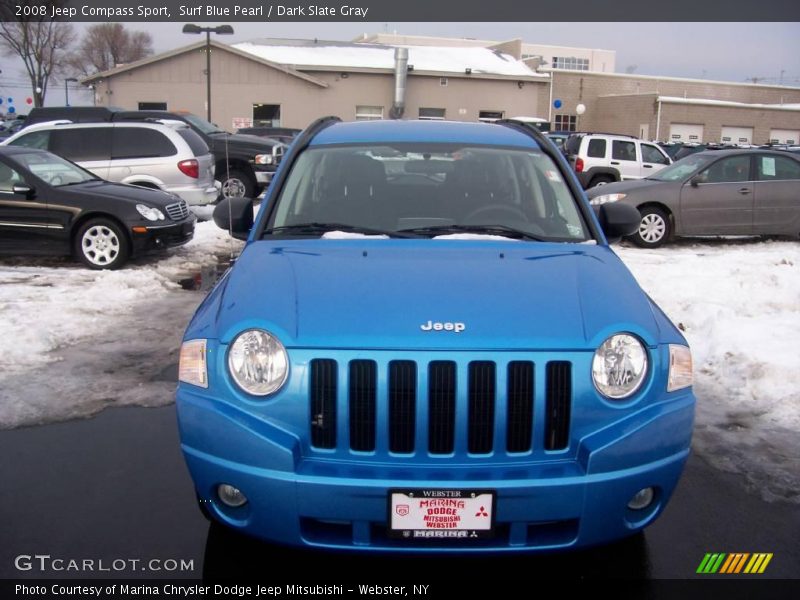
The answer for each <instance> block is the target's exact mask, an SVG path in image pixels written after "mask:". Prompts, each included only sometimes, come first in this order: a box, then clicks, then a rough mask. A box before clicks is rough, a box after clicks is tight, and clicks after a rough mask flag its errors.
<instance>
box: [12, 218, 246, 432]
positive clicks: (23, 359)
mask: <svg viewBox="0 0 800 600" xmlns="http://www.w3.org/2000/svg"><path fill="white" fill-rule="evenodd" d="M240 247H241V242H238V241H236V240H233V241H231V238H230V236H228V234H227V233H226V232H224V231H222V230H221V229H219V228H217V227H216V226H215V225H214V224H213V223H212V222H204V223H198V224H197V226H196V228H195V236H194V238H193V239H192V241H191V242H189V243H188V244H186V245H185V246H181V247H179V248H174V249H172V250H169V251H167V253H166V254H156V255H150V256H145V257H141V258H138V259H135V260H133V261H131V262H130V263H129V264H128V265H126V266H125V267H124V268H123V269H121V270H119V271H92V270H90V269H87V268H85V267H83V266H82V265H80V264H78V263H77V262H73V261H72V260H70V259H68V258H63V259H14V260H2V261H0V323H2V333H0V385H2V381H3V379H4V378H5V377H7V376H9V375H12V374H15V373H19V372H22V371H26V370H29V369H31V368H34V367H37V366H40V365H42V364H43V363H47V362H49V361H51V360H54V359H56V358H57V354H54V353H53V352H54V351H56V350H59V349H63V348H65V347H67V346H72V345H74V344H77V343H79V342H81V341H83V340H88V339H91V338H92V337H93V336H94V335H96V334H98V333H100V332H103V331H105V330H106V329H108V328H110V327H111V326H113V325H114V323H115V321H116V320H119V319H120V318H121V317H123V316H124V315H126V314H130V313H131V311H132V309H133V307H134V306H136V305H138V304H145V303H148V302H155V301H157V300H158V299H159V297H162V296H165V295H166V294H168V293H169V292H171V291H174V290H177V289H180V285H179V284H178V281H179V280H181V279H183V278H188V277H191V276H193V275H194V274H196V273H201V272H202V271H203V270H204V269H208V268H210V267H213V266H215V265H216V264H217V263H218V261H219V256H227V255H229V253H230V251H231V249H233V250H234V251H236V252H238V250H239V248H240ZM3 421H4V419H3V415H2V408H0V425H2V423H3Z"/></svg>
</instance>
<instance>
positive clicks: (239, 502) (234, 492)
mask: <svg viewBox="0 0 800 600" xmlns="http://www.w3.org/2000/svg"><path fill="white" fill-rule="evenodd" d="M217 495H218V496H219V499H220V500H222V503H223V504H225V505H226V506H230V507H232V508H238V507H240V506H243V505H245V504H247V496H245V495H244V494H243V493H242V492H241V490H239V489H238V488H235V487H233V486H232V485H228V484H227V483H222V484H220V485H218V486H217Z"/></svg>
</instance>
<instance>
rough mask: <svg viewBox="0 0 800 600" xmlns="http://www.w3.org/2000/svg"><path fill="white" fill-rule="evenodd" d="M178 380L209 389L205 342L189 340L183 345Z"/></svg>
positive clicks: (179, 360)
mask: <svg viewBox="0 0 800 600" xmlns="http://www.w3.org/2000/svg"><path fill="white" fill-rule="evenodd" d="M178 380H180V381H183V382H184V383H191V384H192V385H197V386H199V387H203V388H207V387H208V368H207V367H206V341H205V340H189V341H188V342H183V344H181V354H180V358H179V359H178Z"/></svg>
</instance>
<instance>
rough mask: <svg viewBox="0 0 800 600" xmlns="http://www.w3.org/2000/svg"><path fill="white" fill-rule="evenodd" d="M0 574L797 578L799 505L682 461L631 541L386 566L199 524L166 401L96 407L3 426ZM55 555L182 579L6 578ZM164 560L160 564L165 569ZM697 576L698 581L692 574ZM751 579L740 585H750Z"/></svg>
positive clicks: (384, 560)
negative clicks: (716, 567) (729, 572)
mask: <svg viewBox="0 0 800 600" xmlns="http://www.w3.org/2000/svg"><path fill="white" fill-rule="evenodd" d="M0 454H1V455H2V456H3V461H2V462H1V463H0V480H1V481H2V482H3V485H2V486H1V487H0V511H2V512H1V513H0V520H2V522H3V523H4V527H3V529H4V531H3V543H2V544H1V545H0V578H3V579H13V578H29V577H35V578H41V577H45V578H48V577H65V576H66V577H82V578H92V577H123V576H136V577H142V576H146V577H177V578H182V579H189V578H198V577H206V578H209V579H220V578H233V579H238V578H252V577H253V576H256V575H258V576H259V577H261V578H262V579H263V578H266V579H270V578H274V579H275V580H277V581H279V582H282V581H284V580H285V578H286V574H285V572H283V571H280V570H276V571H273V572H270V571H265V570H264V569H265V565H269V564H271V563H276V562H278V560H279V561H280V562H281V563H282V564H287V563H288V564H298V565H299V564H302V565H307V566H308V569H309V570H308V571H307V575H313V578H314V580H315V581H328V582H336V581H363V580H364V578H365V577H366V576H367V575H368V577H369V578H370V580H374V579H376V578H377V579H380V578H387V579H389V580H392V579H395V580H396V579H407V578H409V577H414V578H416V579H418V580H419V579H421V580H425V581H437V580H439V579H441V578H443V577H445V576H446V574H448V573H450V574H452V573H454V572H457V573H460V574H461V576H463V577H474V578H475V579H485V578H486V574H487V573H492V577H493V578H496V577H502V578H504V579H508V580H517V579H519V578H525V577H529V576H531V575H536V576H541V577H564V578H580V579H583V578H643V579H650V578H653V579H658V578H692V577H698V575H696V573H695V572H696V570H697V567H698V565H699V563H700V561H701V560H702V558H703V556H704V555H705V553H706V552H771V553H773V554H774V557H773V559H772V561H771V562H770V564H769V566H768V568H767V570H766V571H765V573H764V574H763V575H760V576H758V577H760V578H762V579H766V578H794V577H798V576H799V575H800V572H798V565H800V546H798V544H797V539H798V538H797V534H798V532H800V509H799V508H798V506H797V505H795V504H788V503H782V502H772V503H767V502H765V501H763V500H761V499H760V498H759V497H758V496H756V495H754V494H751V493H748V492H746V491H745V490H744V485H743V481H742V478H741V477H740V476H737V475H732V474H726V473H722V472H719V471H717V470H715V469H713V468H711V467H710V466H709V465H708V464H707V463H706V462H705V461H704V460H703V459H702V458H701V457H699V456H697V455H694V456H692V458H691V459H690V461H689V465H688V468H687V470H686V472H685V474H684V476H683V479H682V480H681V483H680V485H679V487H678V490H677V492H676V494H675V496H674V497H673V500H672V502H671V504H670V505H669V507H668V508H667V510H666V512H665V514H664V515H663V516H662V518H661V519H660V520H659V521H657V522H656V523H655V524H654V525H653V526H652V527H651V528H649V529H648V530H647V533H646V535H645V536H644V537H641V536H639V537H634V538H632V539H629V540H626V541H623V542H621V543H617V544H614V545H612V546H604V547H599V548H596V549H592V550H587V551H583V552H578V553H574V552H573V553H562V554H557V555H549V556H530V555H522V556H514V557H508V556H503V557H499V558H493V557H491V556H478V557H470V558H459V557H440V556H436V557H432V558H431V557H416V558H405V557H401V558H398V557H387V556H377V557H376V556H368V557H364V556H359V557H358V558H357V560H353V557H351V556H349V555H346V554H330V553H321V552H309V551H301V550H289V549H285V548H279V547H275V546H271V545H268V544H263V543H261V542H258V541H255V540H250V539H245V538H242V537H240V536H234V535H230V534H229V533H227V532H226V531H225V530H223V529H221V528H219V527H214V526H212V527H209V524H208V523H207V522H206V521H205V519H204V518H203V517H202V516H201V515H200V512H199V511H198V510H197V508H196V506H195V499H194V493H193V489H192V483H191V480H190V478H189V476H188V473H187V471H186V469H185V467H184V464H183V459H182V457H181V454H180V449H179V445H178V437H177V429H176V425H175V411H174V407H173V406H165V407H160V408H116V409H107V410H105V411H103V412H102V413H100V414H99V415H97V416H95V417H92V418H89V419H83V420H74V421H68V422H64V423H55V424H51V425H45V426H39V427H27V428H20V429H16V430H10V431H4V432H2V434H1V435H0ZM36 554H39V555H42V554H44V555H50V556H51V557H53V558H56V557H60V558H64V559H84V558H89V559H96V560H99V559H103V561H104V563H105V564H106V565H111V564H112V563H113V561H114V560H117V559H125V560H130V559H140V560H150V559H160V560H162V561H166V560H168V559H174V560H177V561H181V560H183V561H191V562H192V569H191V570H187V571H184V572H180V571H178V572H165V571H147V572H146V573H141V572H138V569H133V570H132V569H121V570H114V571H110V572H96V571H94V572H93V571H88V572H66V571H55V570H46V571H44V572H42V571H41V570H39V569H38V568H32V569H30V570H19V569H17V568H16V567H15V559H16V557H17V556H19V555H36ZM165 564H166V563H165ZM704 577H708V576H704ZM751 577H752V576H751Z"/></svg>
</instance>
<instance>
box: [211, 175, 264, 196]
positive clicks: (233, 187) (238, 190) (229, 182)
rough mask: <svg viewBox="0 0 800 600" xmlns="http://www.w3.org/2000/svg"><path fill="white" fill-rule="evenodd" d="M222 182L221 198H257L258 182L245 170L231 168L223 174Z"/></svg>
mask: <svg viewBox="0 0 800 600" xmlns="http://www.w3.org/2000/svg"><path fill="white" fill-rule="evenodd" d="M220 183H221V184H222V189H220V198H255V191H256V182H255V181H253V178H252V177H251V176H250V175H248V174H247V173H245V172H244V171H239V170H238V169H231V170H230V172H228V173H223V174H222V178H221V179H220Z"/></svg>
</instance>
